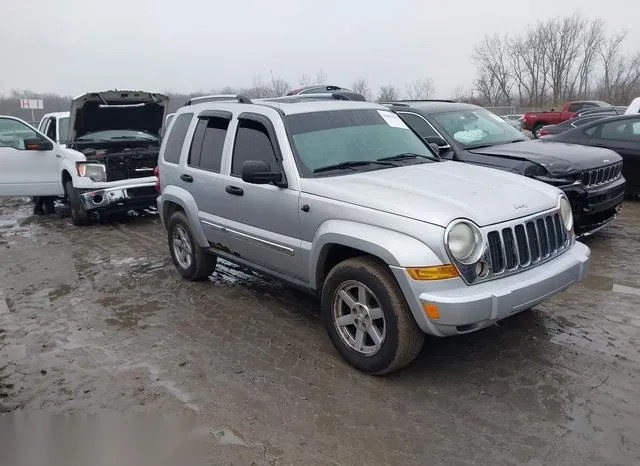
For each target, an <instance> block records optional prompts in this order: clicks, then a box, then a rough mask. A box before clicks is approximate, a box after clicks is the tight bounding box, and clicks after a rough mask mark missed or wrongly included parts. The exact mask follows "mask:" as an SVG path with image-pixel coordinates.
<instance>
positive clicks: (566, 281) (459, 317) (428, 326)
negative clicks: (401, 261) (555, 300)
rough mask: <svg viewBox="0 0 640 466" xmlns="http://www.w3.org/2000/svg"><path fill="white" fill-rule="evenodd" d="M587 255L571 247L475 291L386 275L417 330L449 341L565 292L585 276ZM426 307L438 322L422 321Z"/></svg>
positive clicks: (400, 273)
mask: <svg viewBox="0 0 640 466" xmlns="http://www.w3.org/2000/svg"><path fill="white" fill-rule="evenodd" d="M590 255H591V251H590V250H589V248H588V247H587V246H585V245H584V244H582V243H579V242H575V243H574V244H573V246H571V248H570V249H568V250H567V251H566V252H564V253H562V254H561V255H559V256H557V257H556V258H554V259H552V260H550V261H548V262H545V263H544V264H541V265H539V266H537V267H533V268H531V269H528V270H526V271H523V272H521V273H517V274H514V275H510V276H507V277H504V278H498V279H495V280H491V281H488V282H484V283H479V284H477V285H466V284H465V283H464V282H463V281H462V279H460V278H452V279H448V280H437V281H436V280H434V281H417V280H413V279H412V278H411V277H410V276H409V275H408V273H407V272H406V270H405V269H403V268H400V267H392V268H391V269H392V271H393V273H394V275H395V277H396V279H397V281H398V284H399V285H400V288H401V289H402V291H403V293H404V295H405V297H406V298H407V302H408V304H409V307H410V308H411V311H412V314H413V316H414V318H415V320H416V322H417V323H418V325H419V326H420V328H421V329H422V330H423V331H424V332H425V333H427V334H430V335H435V336H449V335H458V334H462V333H470V332H474V331H476V330H480V329H481V328H485V327H488V326H490V325H492V324H494V323H495V322H496V321H498V320H501V319H504V318H506V317H509V316H511V315H513V314H516V313H518V312H521V311H524V310H526V309H530V308H532V307H533V306H535V305H537V304H539V303H540V302H541V301H543V300H545V299H546V298H549V297H550V296H552V295H554V294H556V293H558V292H560V291H564V290H566V289H567V288H568V287H569V286H571V285H572V284H573V283H576V282H579V281H581V280H582V279H583V278H584V277H585V276H586V274H587V272H588V270H589V264H590ZM427 304H432V305H436V306H437V307H438V310H439V313H440V317H439V318H438V319H431V318H429V317H428V316H427V314H426V312H425V311H424V306H425V305H427Z"/></svg>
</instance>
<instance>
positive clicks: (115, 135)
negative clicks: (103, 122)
mask: <svg viewBox="0 0 640 466" xmlns="http://www.w3.org/2000/svg"><path fill="white" fill-rule="evenodd" d="M119 140H138V141H157V140H158V137H157V136H154V135H153V134H151V133H147V132H145V131H136V130H130V129H113V130H108V131H96V132H95V133H87V134H83V135H82V136H80V137H79V138H78V141H119Z"/></svg>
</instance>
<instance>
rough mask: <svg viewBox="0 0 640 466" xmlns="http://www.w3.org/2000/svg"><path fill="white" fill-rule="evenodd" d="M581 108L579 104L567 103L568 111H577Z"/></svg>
mask: <svg viewBox="0 0 640 466" xmlns="http://www.w3.org/2000/svg"><path fill="white" fill-rule="evenodd" d="M581 108H582V106H581V105H580V104H570V105H569V111H570V112H577V111H578V110H580V109H581Z"/></svg>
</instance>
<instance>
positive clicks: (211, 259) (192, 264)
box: [167, 212, 217, 281]
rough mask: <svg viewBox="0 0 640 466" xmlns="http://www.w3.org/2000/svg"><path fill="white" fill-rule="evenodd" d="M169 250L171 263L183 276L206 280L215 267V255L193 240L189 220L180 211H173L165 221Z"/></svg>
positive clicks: (188, 278)
mask: <svg viewBox="0 0 640 466" xmlns="http://www.w3.org/2000/svg"><path fill="white" fill-rule="evenodd" d="M167 233H168V240H169V251H170V252H171V259H173V264H174V265H175V266H176V269H178V272H179V273H180V275H182V277H183V278H186V279H187V280H191V281H201V280H206V279H207V278H209V276H211V274H212V273H213V271H214V270H215V268H216V263H217V257H216V256H214V255H213V254H210V253H209V252H207V250H206V249H204V248H202V247H200V246H198V244H197V243H196V242H195V241H194V239H193V235H192V234H191V229H190V228H189V220H188V219H187V217H186V216H185V214H183V213H182V212H174V213H173V214H172V215H171V217H170V218H169V221H168V222H167Z"/></svg>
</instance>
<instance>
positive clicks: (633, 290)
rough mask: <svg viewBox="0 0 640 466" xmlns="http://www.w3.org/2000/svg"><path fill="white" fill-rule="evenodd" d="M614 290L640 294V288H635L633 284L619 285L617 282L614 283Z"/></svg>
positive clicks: (615, 291)
mask: <svg viewBox="0 0 640 466" xmlns="http://www.w3.org/2000/svg"><path fill="white" fill-rule="evenodd" d="M612 290H613V292H614V293H622V294H632V295H635V296H640V288H634V287H632V286H626V285H618V284H617V283H614V284H613V288H612Z"/></svg>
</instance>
